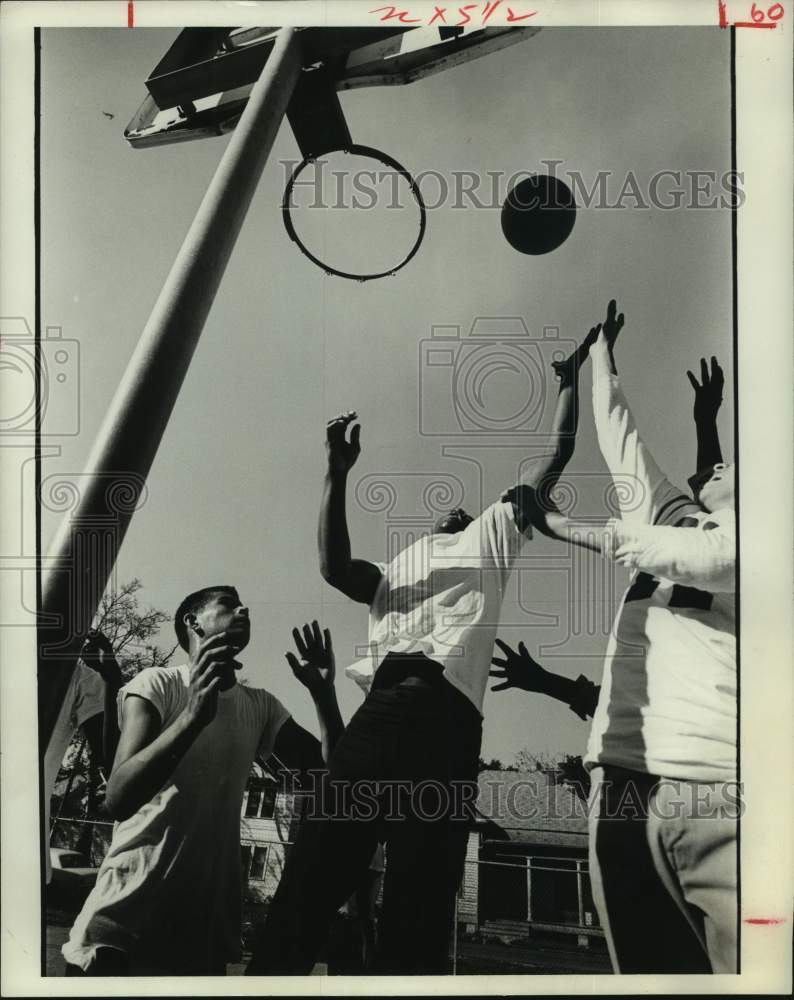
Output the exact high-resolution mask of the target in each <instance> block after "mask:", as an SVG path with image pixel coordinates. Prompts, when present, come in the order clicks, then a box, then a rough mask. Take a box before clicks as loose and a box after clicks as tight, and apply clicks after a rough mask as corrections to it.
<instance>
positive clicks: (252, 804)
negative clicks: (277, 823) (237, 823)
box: [245, 781, 276, 819]
mask: <svg viewBox="0 0 794 1000" xmlns="http://www.w3.org/2000/svg"><path fill="white" fill-rule="evenodd" d="M275 812H276V785H275V783H274V782H272V781H269V782H267V783H265V784H261V785H255V784H250V785H249V786H248V798H247V800H246V804H245V815H246V817H247V818H249V819H272V818H273V816H274V815H275Z"/></svg>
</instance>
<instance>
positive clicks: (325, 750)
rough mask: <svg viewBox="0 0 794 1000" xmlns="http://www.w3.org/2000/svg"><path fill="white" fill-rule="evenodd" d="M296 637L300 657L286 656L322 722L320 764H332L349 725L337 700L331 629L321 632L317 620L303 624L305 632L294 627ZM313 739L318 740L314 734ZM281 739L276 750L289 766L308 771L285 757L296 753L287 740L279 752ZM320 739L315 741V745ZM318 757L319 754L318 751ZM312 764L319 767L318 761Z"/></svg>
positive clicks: (288, 654) (294, 637)
mask: <svg viewBox="0 0 794 1000" xmlns="http://www.w3.org/2000/svg"><path fill="white" fill-rule="evenodd" d="M292 638H293V639H294V641H295V648H296V649H297V650H298V656H295V654H294V653H286V654H285V655H286V658H287V662H288V663H289V665H290V667H291V669H292V673H293V674H294V675H295V677H296V679H297V680H299V681H300V683H301V684H303V686H304V687H305V688H306V689H307V690H308V692H309V694H310V695H311V697H312V701H313V702H314V707H315V710H316V712H317V721H318V723H319V725H320V746H321V748H322V761H320V766H322V762H323V761H324V762H325V763H326V764H327V763H328V761H329V759H330V757H331V754H332V752H333V749H334V747H335V746H336V744H337V741H338V740H339V737H340V736H341V735H342V733H343V732H344V730H345V724H344V722H343V721H342V715H341V713H340V711H339V705H338V704H337V700H336V688H335V687H334V680H335V677H336V662H335V659H334V649H333V645H332V642H331V632H330V631H329V629H327V628H326V629H323V630H322V631H321V630H320V626H319V624H318V623H317V622H316V621H314V622H312V623H311V625H304V626H303V633H302V634H301V632H300V631H299V630H298V629H297V628H294V629H293V630H292ZM295 725H296V726H297V723H295ZM282 729H283V727H282ZM304 732H305V730H304ZM279 735H281V733H279ZM294 735H295V734H293V736H294ZM311 739H312V740H314V737H311ZM278 740H279V737H276V753H277V754H278V756H279V757H280V758H281V759H282V760H283V761H284V763H285V764H287V765H288V766H289V767H297V768H298V769H299V770H306V767H305V766H304V765H303V762H301V761H296V760H294V759H292V760H288V759H286V757H284V756H283V754H285V753H286V754H287V757H289V756H290V754H291V752H292V751H291V749H290V748H288V747H286V746H285V745H284V742H283V741H282V745H281V752H279V749H278V747H279V743H278ZM316 742H317V741H316V740H314V743H315V744H316ZM314 756H315V757H316V753H315V754H314ZM311 766H316V762H315V763H313V764H312V765H311Z"/></svg>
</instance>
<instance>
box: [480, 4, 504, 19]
mask: <svg viewBox="0 0 794 1000" xmlns="http://www.w3.org/2000/svg"><path fill="white" fill-rule="evenodd" d="M501 2H502V0H493V3H487V4H486V5H485V10H484V11H483V15H482V23H483V24H487V23H488V19H489V18H490V16H491V14H493V12H494V11H495V10H496V8H497V7H498V6H499V4H500V3H501Z"/></svg>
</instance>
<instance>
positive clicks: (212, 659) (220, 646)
mask: <svg viewBox="0 0 794 1000" xmlns="http://www.w3.org/2000/svg"><path fill="white" fill-rule="evenodd" d="M235 652H236V647H234V646H232V645H230V644H229V643H228V639H227V637H226V634H225V633H223V632H220V633H218V634H217V635H214V636H211V637H209V638H208V639H206V640H204V642H203V643H202V644H201V645H200V646H199V648H198V650H197V653H196V656H195V658H194V659H192V660H191V664H190V685H189V687H188V700H187V704H186V706H185V708H184V709H183V710H182V712H181V713H180V714H179V715H178V716H177V718H176V719H175V720H174V721H173V722H172V723H171V725H170V726H168V727H167V728H166V729H163V728H162V719H161V718H160V714H159V712H158V711H157V709H156V708H155V706H154V704H153V703H152V702H151V701H149V700H148V699H147V698H144V697H142V696H141V695H138V694H132V693H130V694H128V695H127V697H126V698H125V699H124V706H123V709H122V719H121V736H120V738H119V746H118V750H117V751H116V760H115V762H114V764H113V771H112V772H111V775H110V780H109V781H108V787H107V795H106V798H105V802H106V807H107V810H108V812H109V813H110V815H111V816H112V817H113V818H114V819H117V820H123V819H128V818H129V817H130V816H132V815H133V813H134V812H135V811H136V810H138V809H139V808H140V807H141V806H142V805H144V804H145V803H146V802H149V801H150V800H151V799H152V798H153V797H154V796H155V795H156V794H157V792H159V791H160V789H161V788H162V787H163V785H164V784H165V783H166V782H167V781H168V779H169V778H170V777H171V775H172V774H173V773H174V770H175V769H176V766H177V764H178V763H179V761H180V760H181V759H182V757H183V756H184V755H185V753H186V751H187V749H188V747H190V746H191V744H192V743H193V741H194V740H195V739H196V737H197V736H198V734H199V733H200V732H201V730H202V729H203V728H204V727H205V726H207V725H209V723H210V722H212V720H213V719H214V718H215V712H216V710H217V707H218V687H219V685H220V683H221V678H220V677H219V676H218V675H217V672H216V671H217V668H219V667H223V666H225V665H226V664H228V662H229V659H230V658H232V657H233V656H234V653H235Z"/></svg>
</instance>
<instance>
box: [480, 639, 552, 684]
mask: <svg viewBox="0 0 794 1000" xmlns="http://www.w3.org/2000/svg"><path fill="white" fill-rule="evenodd" d="M496 645H497V646H498V647H499V648H500V649H501V650H502V652H503V653H504V654H505V656H504V659H502V658H501V657H499V656H495V657H494V658H493V659H492V660H491V663H493V665H494V666H495V667H498V668H499V669H498V670H491V671H490V674H489V676H491V677H496V678H498V679H499V680H500V681H501V683H500V684H495V685H494V686H493V687H492V688H491V690H492V691H506V690H507V689H508V688H521V690H522V691H536V692H538V693H544V692H545V690H546V678H547V676H548V674H547V671H545V670H544V669H543V667H541V665H540V664H539V663H537V662H536V661H535V660H533V659H532V657H531V656H530V655H529V653H528V652H527V648H526V646H525V645H524V643H523V642H519V644H518V652H516V651H515V650H514V649H512V648H511V647H510V646H508V645H507V643H506V642H502V640H501V639H497V640H496Z"/></svg>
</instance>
